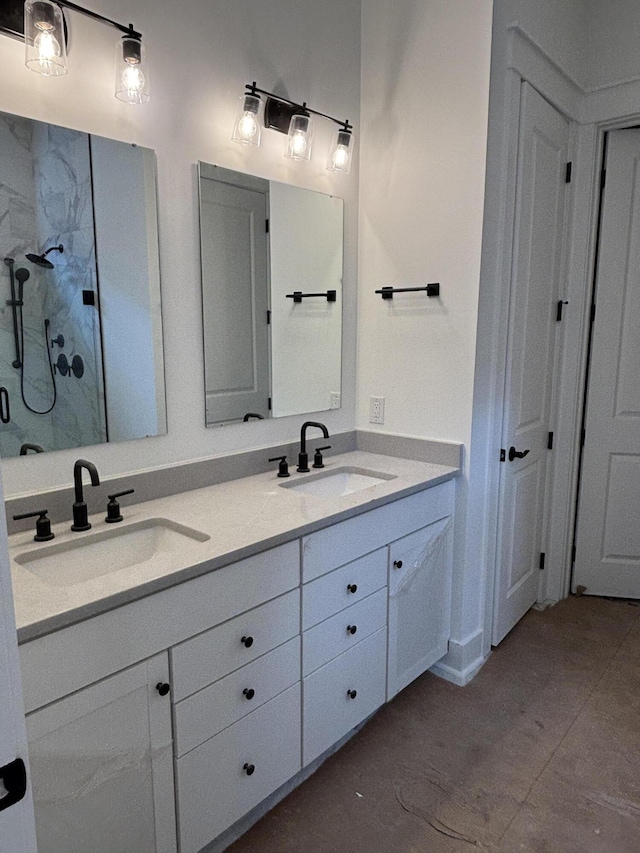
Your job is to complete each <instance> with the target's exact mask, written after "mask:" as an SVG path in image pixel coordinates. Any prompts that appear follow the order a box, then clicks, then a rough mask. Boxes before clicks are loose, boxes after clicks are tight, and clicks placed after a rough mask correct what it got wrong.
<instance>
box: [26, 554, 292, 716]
mask: <svg viewBox="0 0 640 853" xmlns="http://www.w3.org/2000/svg"><path fill="white" fill-rule="evenodd" d="M299 586H300V545H299V542H298V541H293V542H287V543H286V544H285V545H279V546H278V547H277V548H272V549H271V550H269V551H264V552H263V553H261V554H256V555H254V556H253V557H246V558H245V559H243V560H239V561H238V562H237V563H233V564H231V565H228V566H224V567H223V568H220V569H216V570H215V571H211V572H209V573H208V574H204V575H202V576H201V577H198V578H194V579H193V580H190V581H185V582H184V583H179V584H177V585H176V586H172V587H170V588H169V589H165V590H163V591H162V592H157V593H154V594H153V595H147V596H146V597H144V598H141V599H139V600H138V601H132V602H131V603H130V604H125V605H123V606H122V607H116V609H115V610H110V611H109V612H108V613H101V614H100V615H99V616H94V617H92V618H91V619H85V620H84V621H83V622H78V623H77V624H76V625H71V626H69V627H68V628H64V629H63V630H61V631H54V632H53V633H51V634H47V635H46V636H44V637H39V638H38V639H36V640H32V641H30V642H28V643H24V644H23V645H21V646H20V649H19V651H20V664H21V668H22V687H23V695H24V703H25V710H27V711H32V710H34V709H35V708H39V707H41V706H42V705H46V704H48V703H49V702H53V701H54V700H56V699H59V698H60V697H61V696H68V695H69V694H70V693H73V692H74V691H75V690H79V689H80V688H82V687H86V686H87V684H91V683H92V682H95V681H99V680H100V679H101V678H106V676H108V675H111V674H112V673H114V672H118V671H119V670H122V669H126V667H128V666H131V665H132V664H134V663H136V662H137V661H140V660H144V659H145V658H148V657H151V656H152V655H154V654H157V653H158V652H160V651H164V650H165V649H168V648H169V647H170V646H174V645H176V644H177V643H181V642H183V641H184V640H187V639H188V638H189V637H193V636H194V634H198V633H199V632H200V631H206V630H208V629H209V628H210V627H211V626H212V625H218V624H220V623H221V622H224V621H225V620H227V619H231V618H232V617H233V616H237V615H238V614H239V613H244V612H245V611H246V610H249V609H250V608H252V607H257V606H258V605H260V604H262V603H263V602H265V601H268V600H270V599H274V598H277V597H278V596H279V595H283V594H284V593H285V592H288V591H289V590H291V589H294V588H296V589H297V588H298V587H299ZM141 626H144V629H142V628H141Z"/></svg>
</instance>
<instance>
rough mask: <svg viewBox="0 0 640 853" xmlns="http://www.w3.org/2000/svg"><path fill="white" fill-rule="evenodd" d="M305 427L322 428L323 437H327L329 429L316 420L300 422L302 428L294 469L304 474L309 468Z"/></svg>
mask: <svg viewBox="0 0 640 853" xmlns="http://www.w3.org/2000/svg"><path fill="white" fill-rule="evenodd" d="M307 427H317V428H318V429H321V430H322V434H323V436H324V437H325V438H329V430H328V429H327V428H326V426H325V425H324V424H321V423H319V422H318V421H305V422H304V423H303V424H302V429H301V430H300V453H299V454H298V467H297V469H296V470H297V471H300V473H301V474H304V473H306V472H307V471H308V470H309V454H308V453H307Z"/></svg>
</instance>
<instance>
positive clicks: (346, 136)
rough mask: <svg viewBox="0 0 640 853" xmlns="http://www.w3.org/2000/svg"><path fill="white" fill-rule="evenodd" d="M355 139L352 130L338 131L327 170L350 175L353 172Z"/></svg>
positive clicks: (334, 138)
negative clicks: (352, 157) (352, 160)
mask: <svg viewBox="0 0 640 853" xmlns="http://www.w3.org/2000/svg"><path fill="white" fill-rule="evenodd" d="M352 143H353V137H352V136H351V130H350V129H346V128H345V129H340V130H336V132H335V134H334V136H333V143H332V146H331V149H330V152H329V159H328V161H327V169H328V170H329V171H330V172H340V173H342V174H343V175H348V174H349V172H350V171H351V155H352V153H353V144H352Z"/></svg>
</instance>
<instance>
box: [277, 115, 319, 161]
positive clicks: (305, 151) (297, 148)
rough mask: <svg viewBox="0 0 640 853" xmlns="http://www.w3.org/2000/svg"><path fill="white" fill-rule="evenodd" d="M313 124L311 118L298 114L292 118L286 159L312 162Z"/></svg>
mask: <svg viewBox="0 0 640 853" xmlns="http://www.w3.org/2000/svg"><path fill="white" fill-rule="evenodd" d="M312 139H313V123H312V121H311V116H309V115H302V114H300V113H297V114H296V115H293V116H292V117H291V123H290V125H289V134H288V139H287V149H286V151H285V155H284V156H285V157H289V158H290V159H291V160H310V159H311V142H312Z"/></svg>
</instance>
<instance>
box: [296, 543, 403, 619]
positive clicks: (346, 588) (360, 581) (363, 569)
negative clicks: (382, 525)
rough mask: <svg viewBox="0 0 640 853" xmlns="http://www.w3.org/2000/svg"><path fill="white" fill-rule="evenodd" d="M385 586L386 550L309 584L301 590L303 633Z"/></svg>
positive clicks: (355, 561)
mask: <svg viewBox="0 0 640 853" xmlns="http://www.w3.org/2000/svg"><path fill="white" fill-rule="evenodd" d="M386 583H387V549H386V548H380V549H379V550H378V551H374V552H373V553H372V554H367V555H366V556H364V557H361V558H360V559H359V560H354V561H353V562H352V563H348V565H346V566H343V567H342V568H341V569H336V570H335V571H333V572H330V573H329V574H327V575H324V576H323V577H321V578H318V579H317V580H315V581H312V582H311V583H309V584H307V585H306V586H304V587H303V588H302V629H303V631H306V630H307V629H308V628H312V627H313V626H314V625H317V624H318V622H322V620H323V619H328V618H329V616H333V614H334V613H339V612H340V611H341V610H343V609H344V608H345V607H350V606H351V605H352V604H355V603H356V602H357V601H361V600H362V599H363V598H366V597H367V596H368V595H371V593H372V592H376V591H377V590H379V589H382V587H383V586H385V584H386ZM354 587H355V588H354Z"/></svg>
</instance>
